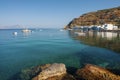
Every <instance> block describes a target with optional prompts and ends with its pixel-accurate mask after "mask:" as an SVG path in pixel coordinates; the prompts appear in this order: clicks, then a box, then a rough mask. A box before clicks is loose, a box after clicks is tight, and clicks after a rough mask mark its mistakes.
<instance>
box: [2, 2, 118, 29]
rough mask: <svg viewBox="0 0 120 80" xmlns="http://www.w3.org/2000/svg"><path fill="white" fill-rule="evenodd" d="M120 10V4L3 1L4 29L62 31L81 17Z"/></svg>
mask: <svg viewBox="0 0 120 80" xmlns="http://www.w3.org/2000/svg"><path fill="white" fill-rule="evenodd" d="M118 6H120V0H0V29H3V28H21V27H29V28H38V27H40V28H62V27H64V26H65V25H67V24H68V23H69V22H70V21H71V20H72V19H74V18H77V17H79V16H80V15H82V14H84V13H87V12H91V11H97V10H101V9H107V8H113V7H118Z"/></svg>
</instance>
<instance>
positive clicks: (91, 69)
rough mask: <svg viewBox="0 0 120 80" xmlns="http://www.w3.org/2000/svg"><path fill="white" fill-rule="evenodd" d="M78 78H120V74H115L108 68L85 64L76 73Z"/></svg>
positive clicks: (100, 79) (108, 79)
mask: <svg viewBox="0 0 120 80" xmlns="http://www.w3.org/2000/svg"><path fill="white" fill-rule="evenodd" d="M76 74H77V75H78V76H79V78H82V79H85V80H120V76H118V75H115V74H113V73H111V72H109V71H108V70H106V69H104V68H102V67H98V66H95V65H91V64H87V65H86V66H85V67H84V68H82V69H79V70H78V71H77V73H76Z"/></svg>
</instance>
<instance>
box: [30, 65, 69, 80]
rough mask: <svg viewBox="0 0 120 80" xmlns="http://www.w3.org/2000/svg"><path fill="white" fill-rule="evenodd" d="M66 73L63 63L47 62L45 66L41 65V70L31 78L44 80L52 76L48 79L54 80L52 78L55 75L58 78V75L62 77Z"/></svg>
mask: <svg viewBox="0 0 120 80" xmlns="http://www.w3.org/2000/svg"><path fill="white" fill-rule="evenodd" d="M66 74H67V72H66V67H65V65H64V64H62V63H60V64H58V63H54V64H49V65H47V66H41V72H40V73H39V74H38V75H37V76H36V77H34V78H33V79H32V80H46V79H47V80H48V79H49V78H53V79H50V80H55V79H54V78H55V77H56V78H58V77H59V76H60V77H61V78H62V77H63V76H65V75H66ZM60 77H59V78H60ZM59 80H60V79H59Z"/></svg>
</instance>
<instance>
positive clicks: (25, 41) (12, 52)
mask: <svg viewBox="0 0 120 80" xmlns="http://www.w3.org/2000/svg"><path fill="white" fill-rule="evenodd" d="M13 32H18V34H17V35H13ZM55 62H56V63H64V64H66V66H67V67H69V66H71V67H76V68H80V67H82V66H83V65H84V64H87V63H90V64H95V65H99V66H102V67H106V68H111V69H120V54H119V53H116V52H113V51H111V50H108V49H104V48H98V47H93V46H89V45H85V44H83V43H81V41H78V40H76V39H74V38H72V36H71V35H70V33H69V32H68V31H60V30H59V29H42V30H33V32H32V33H26V34H25V33H22V32H21V30H0V80H8V79H9V78H11V77H12V76H13V75H14V74H16V73H18V72H19V71H20V70H22V69H25V68H28V67H32V66H36V65H41V64H46V63H55Z"/></svg>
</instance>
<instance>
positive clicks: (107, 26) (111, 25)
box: [101, 24, 118, 30]
mask: <svg viewBox="0 0 120 80" xmlns="http://www.w3.org/2000/svg"><path fill="white" fill-rule="evenodd" d="M101 28H102V29H104V30H116V29H118V26H114V25H113V24H104V25H102V27H101Z"/></svg>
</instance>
